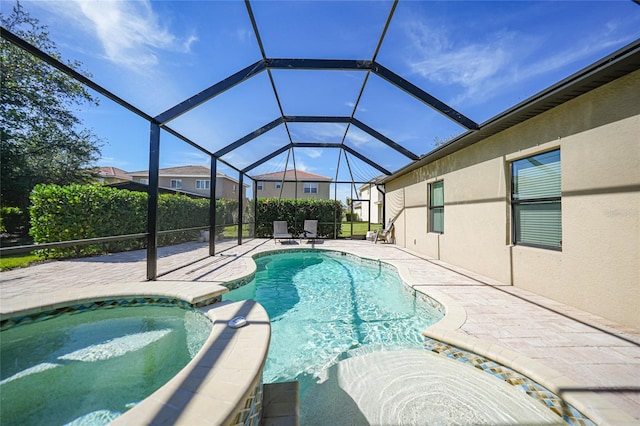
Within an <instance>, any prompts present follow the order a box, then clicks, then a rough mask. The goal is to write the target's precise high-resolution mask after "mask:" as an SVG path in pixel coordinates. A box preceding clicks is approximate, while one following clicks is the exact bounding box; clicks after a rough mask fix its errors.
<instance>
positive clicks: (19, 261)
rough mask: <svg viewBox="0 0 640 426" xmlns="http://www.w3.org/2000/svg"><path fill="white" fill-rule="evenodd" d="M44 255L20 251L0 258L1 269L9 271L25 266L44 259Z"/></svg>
mask: <svg viewBox="0 0 640 426" xmlns="http://www.w3.org/2000/svg"><path fill="white" fill-rule="evenodd" d="M43 259H44V257H42V256H39V255H37V254H31V253H20V254H13V255H9V256H2V257H1V258H0V271H8V270H9V269H14V268H24V267H25V266H29V264H31V263H33V262H37V261H39V260H43Z"/></svg>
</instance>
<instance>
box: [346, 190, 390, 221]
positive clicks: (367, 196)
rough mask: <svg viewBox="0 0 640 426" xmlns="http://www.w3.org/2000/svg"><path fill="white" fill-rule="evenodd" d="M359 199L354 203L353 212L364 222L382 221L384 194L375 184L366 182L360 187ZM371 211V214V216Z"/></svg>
mask: <svg viewBox="0 0 640 426" xmlns="http://www.w3.org/2000/svg"><path fill="white" fill-rule="evenodd" d="M358 194H359V200H360V201H355V202H354V203H353V212H354V213H356V214H357V215H358V220H361V221H362V222H371V223H382V208H383V195H382V192H380V191H378V188H376V186H375V185H373V184H370V183H366V184H364V185H362V186H361V187H360V188H358ZM369 213H371V216H369Z"/></svg>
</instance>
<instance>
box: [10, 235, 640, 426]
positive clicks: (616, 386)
mask: <svg viewBox="0 0 640 426" xmlns="http://www.w3.org/2000/svg"><path fill="white" fill-rule="evenodd" d="M225 244H226V246H225V245H222V246H221V247H220V248H225V247H226V248H227V250H226V251H224V252H223V253H221V254H218V255H216V256H214V257H208V256H207V253H208V248H207V245H206V244H204V243H188V244H184V245H181V246H177V247H172V248H165V249H160V251H159V261H158V270H159V271H160V272H161V273H162V272H166V271H172V272H169V273H167V274H165V275H162V276H161V277H160V278H159V279H158V281H188V282H191V283H197V282H207V283H208V282H213V283H220V282H224V281H227V280H229V279H231V278H237V277H240V276H243V275H245V274H247V273H248V271H250V270H251V268H252V265H253V262H252V261H251V259H250V256H251V255H252V254H255V253H257V252H260V251H265V250H273V249H275V248H278V249H281V248H299V247H311V246H312V244H309V243H307V242H305V241H303V242H302V243H300V242H299V241H296V242H294V243H293V244H277V245H276V244H274V242H273V241H272V240H263V239H255V240H252V241H249V242H247V243H246V244H243V245H242V246H237V245H236V246H234V245H233V243H225ZM313 246H314V247H317V248H322V249H330V250H344V251H349V252H351V253H354V254H357V255H360V256H363V257H367V258H374V259H380V260H382V261H389V262H393V263H395V264H397V265H401V266H403V267H405V268H406V269H407V270H408V271H409V274H410V275H411V278H412V280H413V285H414V286H419V287H417V288H419V289H420V290H421V291H423V292H425V293H427V294H429V291H430V290H431V291H437V292H440V293H443V294H446V295H447V296H448V297H449V298H451V299H453V300H455V301H456V303H458V304H459V305H461V306H462V307H464V309H465V310H466V314H467V317H466V321H465V322H464V324H463V325H462V326H461V328H460V329H459V330H458V331H459V332H462V333H465V334H467V335H469V336H472V337H475V338H478V339H482V340H484V341H487V342H490V343H495V344H497V345H500V346H502V347H504V348H507V349H510V350H512V351H516V352H518V353H520V354H522V355H525V356H526V357H529V358H531V359H533V360H535V361H538V362H539V363H542V364H544V365H546V366H548V367H550V368H552V369H554V370H557V371H558V372H560V373H561V374H563V375H564V376H567V377H568V378H570V379H571V380H573V381H574V382H576V383H579V384H580V386H581V388H582V389H583V390H591V391H596V392H597V393H598V394H599V395H600V396H601V397H602V398H604V399H606V400H608V401H609V402H611V403H613V404H614V405H616V406H617V407H619V408H620V409H621V410H623V411H624V412H626V413H628V414H630V415H631V416H633V417H634V418H635V419H637V420H638V423H639V424H640V390H639V389H640V330H636V329H632V328H629V327H624V326H621V325H619V324H615V323H613V322H612V321H609V320H605V319H603V318H600V317H597V316H595V315H592V314H589V313H587V312H582V311H580V310H578V309H576V308H573V307H570V306H566V305H563V304H561V303H559V302H556V301H553V300H549V299H546V298H544V297H542V296H539V295H536V294H533V293H531V292H528V291H525V290H522V289H519V288H515V287H512V286H508V285H505V284H503V283H499V282H496V281H495V280H491V279H489V278H486V277H482V276H479V275H477V274H474V273H471V272H469V271H464V270H462V269H460V268H457V267H455V266H453V265H447V264H444V263H442V262H439V261H437V260H435V259H431V258H428V257H426V256H424V255H421V254H418V253H416V252H412V251H411V250H408V249H404V248H400V247H397V246H394V245H384V244H374V243H372V242H368V241H344V240H339V241H319V242H318V243H317V244H314V245H313ZM200 259H202V260H200ZM187 264H188V266H185V267H182V268H180V266H182V265H187ZM177 268H179V269H177ZM145 275H146V264H145V252H144V251H136V252H127V253H118V254H113V255H109V256H100V257H94V258H87V259H76V260H67V261H52V262H47V263H43V264H40V265H35V266H31V267H28V268H25V269H17V270H12V271H6V272H2V273H0V311H2V312H4V311H5V309H4V307H6V306H8V305H11V304H12V302H13V301H15V300H25V299H32V300H46V295H47V293H51V292H55V291H59V290H61V289H80V288H84V287H90V286H108V285H110V284H113V283H121V282H129V283H132V284H131V285H132V286H134V285H135V283H136V282H142V281H145ZM36 303H37V302H36Z"/></svg>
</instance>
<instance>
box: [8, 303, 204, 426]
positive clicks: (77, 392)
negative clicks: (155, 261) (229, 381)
mask: <svg viewBox="0 0 640 426" xmlns="http://www.w3.org/2000/svg"><path fill="white" fill-rule="evenodd" d="M211 327H212V324H211V321H210V320H209V319H208V318H207V317H206V316H205V315H203V314H202V313H201V312H198V311H196V310H193V309H183V308H181V307H179V306H152V305H151V306H135V307H115V308H108V309H107V308H102V309H95V310H82V309H80V310H75V311H72V312H69V313H63V314H60V315H56V316H54V317H53V318H51V319H47V320H44V321H39V322H35V323H31V324H28V325H25V326H16V327H12V328H10V329H8V330H4V331H2V349H1V357H0V395H1V403H2V410H1V415H0V423H2V424H3V425H12V424H16V425H25V424H29V425H37V424H47V425H53V424H93V425H96V424H107V423H109V422H110V421H112V420H113V419H114V418H116V417H118V416H119V415H120V414H122V413H123V412H124V411H126V410H128V409H130V408H132V407H133V406H135V405H136V404H137V403H138V402H139V401H141V400H142V399H144V398H145V397H147V396H148V395H150V394H151V393H152V392H153V391H155V390H156V389H158V388H160V387H161V386H162V385H163V384H164V383H166V382H167V381H168V380H169V379H170V378H171V377H173V376H175V374H176V373H177V372H179V371H180V370H181V369H182V368H183V367H184V366H185V365H186V364H187V363H188V362H189V361H190V360H191V359H192V358H193V357H194V356H195V355H196V354H197V352H198V351H199V350H200V348H201V347H202V345H203V344H204V342H205V340H206V339H207V337H208V336H209V334H210V332H211Z"/></svg>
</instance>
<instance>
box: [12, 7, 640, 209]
mask: <svg viewBox="0 0 640 426" xmlns="http://www.w3.org/2000/svg"><path fill="white" fill-rule="evenodd" d="M21 3H22V5H23V6H24V8H25V9H26V10H27V11H28V12H29V13H30V15H31V16H32V17H35V18H38V19H39V20H40V23H41V24H44V25H46V26H47V27H48V30H49V35H50V38H51V39H52V40H53V41H54V42H55V44H56V45H57V47H58V50H59V51H60V52H61V54H62V57H63V60H64V61H74V60H78V61H80V62H81V63H82V64H83V69H84V70H85V71H87V72H89V73H91V75H92V79H93V80H94V81H95V82H96V83H98V84H100V85H101V86H102V87H104V88H106V89H107V90H109V91H110V92H112V93H115V94H116V95H118V96H119V97H121V98H123V99H124V100H126V101H127V102H129V103H130V104H132V105H134V106H135V107H137V108H139V109H141V110H143V111H144V112H146V113H147V114H149V115H151V116H156V115H158V114H160V113H162V112H164V111H166V110H168V109H169V108H171V107H173V106H175V105H177V104H179V103H180V102H182V101H184V100H186V99H188V98H189V97H191V96H193V95H195V94H197V93H199V92H200V91H202V90H204V89H206V88H208V87H210V86H211V85H213V84H215V83H217V82H219V81H221V80H223V79H225V78H226V77H228V76H230V75H232V74H234V73H235V72H237V71H239V70H241V69H243V68H245V67H247V66H249V65H251V64H253V63H255V62H257V61H259V60H260V59H262V54H261V52H260V48H259V45H258V42H257V38H256V34H255V33H254V30H253V28H252V25H251V21H250V19H249V14H248V12H247V7H246V5H245V3H244V2H243V1H207V0H201V1H175V0H163V1H148V0H134V1H131V0H118V1H111V0H100V1H95V0H92V1H88V0H64V1H57V0H38V1H32V0H23V1H22V2H21ZM13 4H14V3H13V2H12V1H11V0H7V1H3V2H2V5H1V8H2V13H3V15H7V14H9V13H10V8H11V7H12V6H13ZM392 5H393V3H392V2H391V1H252V2H251V3H250V6H251V10H252V12H253V14H254V16H255V19H256V24H257V29H258V33H259V36H260V38H261V40H262V43H263V46H264V51H265V55H266V57H267V58H305V59H362V60H371V59H373V58H374V54H376V48H377V46H378V43H379V40H380V38H381V35H382V34H383V30H384V28H385V23H386V22H387V19H388V16H389V12H390V11H391V9H392ZM638 38H640V5H639V4H637V3H634V2H633V1H631V0H609V1H488V2H484V1H471V2H465V1H404V0H401V1H399V3H398V4H397V7H396V8H395V10H394V13H393V15H392V18H391V21H390V23H389V26H388V29H387V31H386V33H385V37H384V39H383V41H382V44H381V45H380V48H379V51H377V55H376V57H375V60H376V61H377V62H378V63H380V64H381V65H383V66H384V67H386V68H388V69H390V70H391V71H393V72H394V73H396V74H398V75H399V76H401V77H403V78H404V79H406V80H408V81H409V82H411V83H412V84H414V85H416V86H417V87H419V88H421V89H422V90H424V91H426V92H427V93H429V94H430V95H432V96H434V97H436V98H438V99H439V100H440V101H442V102H444V103H445V104H447V105H449V106H451V107H453V108H454V109H455V110H457V111H458V112H460V113H462V114H463V115H465V116H466V117H468V118H470V119H471V120H473V121H475V122H476V123H478V124H482V123H483V122H485V121H487V120H489V119H491V118H492V117H494V116H496V115H498V114H500V113H501V112H503V111H505V110H507V109H508V108H510V107H512V106H514V105H516V104H518V103H520V102H522V101H524V100H525V99H527V98H529V97H531V96H533V95H535V94H536V93H538V92H540V91H542V90H544V89H546V88H548V87H549V86H551V85H553V84H555V83H557V82H559V81H561V80H562V79H564V78H566V77H568V76H570V75H572V74H573V73H575V72H577V71H579V70H581V69H582V68H584V67H586V66H588V65H590V64H592V63H594V62H596V61H598V60H599V59H601V58H603V57H605V56H607V55H609V54H610V53H612V52H614V51H616V50H617V49H619V48H621V47H623V46H625V45H627V44H629V43H631V42H633V41H635V40H637V39H638ZM270 77H271V78H272V79H273V86H275V88H276V92H277V94H278V96H277V98H276V96H275V95H274V90H273V86H272V84H271V81H270ZM365 80H366V84H364V83H365ZM363 86H364V90H363V89H362V88H363ZM361 92H362V93H361ZM94 94H95V93H94ZM95 95H96V97H97V98H99V99H100V105H99V106H98V107H91V106H83V107H80V108H79V109H78V111H76V112H77V114H78V116H79V117H80V118H81V119H82V120H83V124H84V126H85V127H87V128H90V129H92V130H93V132H94V133H95V134H96V135H98V137H99V138H100V139H101V140H102V143H103V147H102V158H101V159H100V160H99V161H98V164H97V165H100V166H114V167H118V168H121V169H123V170H126V171H137V170H146V169H148V164H149V163H148V161H149V154H148V146H149V123H148V122H147V121H146V120H144V119H142V118H140V117H138V116H136V115H135V114H133V113H132V112H130V111H128V110H126V109H124V108H123V107H121V106H119V105H117V104H115V103H113V102H112V101H110V100H108V99H106V98H102V97H101V96H99V95H97V94H95ZM356 103H357V108H356ZM280 108H282V113H284V114H285V115H325V116H347V117H348V116H351V115H352V114H353V115H354V117H355V118H356V119H358V120H359V121H361V122H363V123H365V124H366V125H367V126H369V127H371V128H373V129H375V130H376V131H378V132H380V133H381V134H383V135H384V136H386V137H388V138H390V139H392V140H393V141H395V142H396V143H399V144H401V145H402V146H404V147H405V148H407V149H409V150H410V151H411V152H413V153H415V154H417V155H423V154H426V153H428V152H429V151H431V150H432V149H434V143H436V142H439V141H445V140H448V139H450V138H452V137H454V136H456V135H459V134H461V133H463V132H465V131H466V129H465V128H463V127H461V126H460V125H459V124H458V123H456V122H453V121H451V120H450V119H448V118H447V117H445V116H443V115H441V114H440V113H439V112H437V111H435V110H433V109H432V108H430V107H429V106H427V105H425V104H423V103H422V102H421V101H419V100H417V99H415V98H413V97H412V96H410V95H408V94H407V93H405V92H404V91H402V90H400V89H398V88H397V87H395V86H393V85H391V84H390V83H388V82H387V81H385V80H383V79H382V78H380V77H378V76H377V75H375V74H373V73H371V74H368V73H366V72H364V71H336V70H331V71H326V70H323V71H311V70H272V71H271V75H269V74H268V73H267V72H262V73H259V74H258V75H256V76H255V77H252V78H251V79H248V80H246V81H244V82H243V83H242V84H239V85H237V86H235V87H233V88H232V89H230V90H228V91H226V92H224V93H222V94H220V95H219V96H217V97H215V98H213V99H211V100H209V101H208V102H206V103H204V104H202V105H200V106H198V107H197V108H195V109H192V110H191V111H189V112H187V113H185V114H183V115H181V116H179V117H177V118H176V119H174V120H172V121H170V122H169V123H167V124H168V126H169V127H171V128H172V129H174V130H176V131H178V132H180V133H181V134H183V135H184V136H186V137H188V138H189V139H190V140H192V141H193V142H195V143H197V144H198V145H200V146H202V147H204V148H205V149H206V150H208V151H209V152H216V151H217V150H219V149H221V148H223V147H225V146H226V145H228V144H230V143H232V142H234V141H236V140H238V139H239V138H241V137H243V136H245V135H247V134H249V133H251V132H253V131H254V130H256V129H258V128H260V127H262V126H264V125H265V124H267V123H269V122H271V121H273V120H274V119H277V118H278V117H280V116H281V111H280ZM354 109H355V111H354ZM291 140H292V141H293V142H335V143H340V142H344V143H345V144H346V145H347V146H349V147H350V148H352V149H354V150H356V151H358V152H360V153H362V154H363V155H365V156H366V157H367V158H369V159H370V160H372V161H373V162H374V163H376V164H378V165H380V166H382V167H383V168H385V169H387V170H389V171H395V170H398V169H400V168H402V167H403V166H405V165H406V164H408V163H409V162H410V160H409V159H408V158H407V157H405V156H404V155H403V154H401V153H399V152H397V151H395V150H393V149H391V148H389V147H388V146H386V145H384V144H382V143H381V142H380V141H378V140H376V139H375V138H373V137H371V136H370V135H368V134H367V133H365V132H363V131H361V130H360V129H358V128H357V127H355V126H350V127H349V128H348V132H347V126H346V124H340V123H324V124H317V123H316V124H312V123H289V124H288V125H286V126H285V125H283V124H281V125H279V126H277V127H276V128H274V129H273V130H271V131H269V132H266V133H264V134H263V135H261V136H259V137H257V138H256V139H254V140H252V141H251V142H249V143H247V144H245V145H243V146H242V147H240V148H238V149H237V150H234V151H232V152H230V153H229V154H227V155H225V156H223V157H222V158H223V160H224V161H225V162H227V163H229V164H231V165H233V166H235V167H236V168H238V169H243V168H245V167H247V166H248V165H250V164H252V163H254V162H255V161H257V160H259V159H260V158H262V157H263V156H266V155H268V154H270V153H271V152H273V151H275V150H277V149H278V148H280V147H283V146H285V145H287V144H288V143H289V142H290V141H291ZM160 157H161V160H160V161H161V162H160V167H175V166H183V165H190V164H192V165H205V166H210V164H209V156H208V155H206V154H205V153H203V152H201V151H200V150H198V149H196V148H194V147H192V146H190V145H188V144H186V143H184V142H182V141H180V140H178V139H177V138H175V137H174V136H172V135H170V134H168V133H166V132H163V133H162V134H161V148H160ZM294 163H295V167H296V168H298V169H299V170H305V171H308V172H311V173H316V174H320V175H324V176H329V177H332V178H333V179H338V180H345V181H350V180H352V178H353V179H355V180H357V181H363V182H364V181H368V180H370V179H372V178H374V177H376V176H378V175H380V171H379V170H377V169H375V168H373V167H372V166H370V165H369V164H367V163H366V162H363V161H361V160H359V159H357V158H356V157H354V156H351V155H348V154H347V155H346V156H345V154H344V153H342V151H341V150H338V149H334V148H326V149H318V148H296V149H294V150H292V151H287V152H285V153H283V154H281V155H280V156H277V157H275V158H273V159H272V160H270V161H268V162H266V163H264V164H262V165H261V166H259V167H256V168H255V169H253V170H251V171H250V172H249V174H250V175H257V174H263V173H271V172H275V171H278V170H284V168H285V166H286V167H287V168H289V169H291V168H293V166H294ZM218 170H219V171H221V172H223V173H226V174H228V175H230V176H233V177H236V178H237V175H238V173H237V171H235V170H233V169H232V168H229V167H227V166H225V165H224V164H220V163H219V166H218ZM344 196H345V193H344V191H343V192H342V193H340V195H339V197H338V198H339V199H343V198H344Z"/></svg>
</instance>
